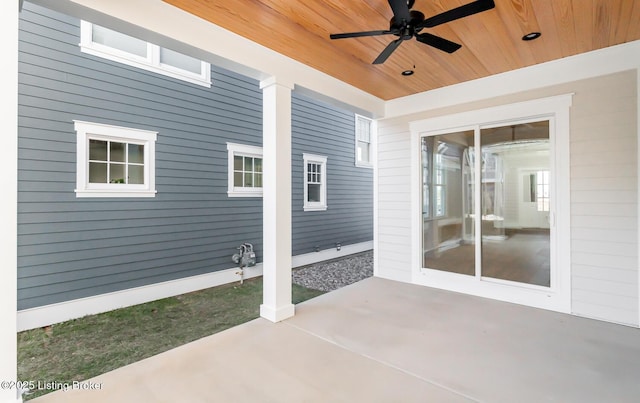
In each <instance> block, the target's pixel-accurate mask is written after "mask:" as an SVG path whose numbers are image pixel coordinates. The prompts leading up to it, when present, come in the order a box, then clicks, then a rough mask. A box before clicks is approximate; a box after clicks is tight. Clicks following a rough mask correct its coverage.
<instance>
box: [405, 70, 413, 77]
mask: <svg viewBox="0 0 640 403" xmlns="http://www.w3.org/2000/svg"><path fill="white" fill-rule="evenodd" d="M413 73H414V71H413V70H405V71H403V72H402V75H403V76H410V75H413Z"/></svg>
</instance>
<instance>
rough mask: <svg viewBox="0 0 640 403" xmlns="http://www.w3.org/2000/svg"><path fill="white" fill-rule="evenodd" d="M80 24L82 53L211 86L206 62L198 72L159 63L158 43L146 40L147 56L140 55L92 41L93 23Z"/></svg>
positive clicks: (209, 70) (209, 67)
mask: <svg viewBox="0 0 640 403" xmlns="http://www.w3.org/2000/svg"><path fill="white" fill-rule="evenodd" d="M80 24H81V25H80V50H81V51H82V52H84V53H87V54H90V55H93V56H98V57H102V58H104V59H108V60H112V61H115V62H118V63H122V64H126V65H128V66H133V67H137V68H140V69H143V70H147V71H152V72H154V73H158V74H162V75H165V76H169V77H172V78H176V79H178V80H183V81H187V82H190V83H192V84H197V85H201V86H203V87H207V88H211V65H210V64H209V63H207V62H204V61H201V62H200V74H196V73H193V72H191V71H187V70H182V69H179V68H177V67H173V66H169V65H166V64H163V63H160V46H158V45H154V44H152V43H148V42H147V57H140V56H138V55H134V54H131V53H128V52H124V51H122V50H120V49H115V48H112V47H109V46H105V45H102V44H100V43H95V42H93V24H92V23H90V22H88V21H81V23H80Z"/></svg>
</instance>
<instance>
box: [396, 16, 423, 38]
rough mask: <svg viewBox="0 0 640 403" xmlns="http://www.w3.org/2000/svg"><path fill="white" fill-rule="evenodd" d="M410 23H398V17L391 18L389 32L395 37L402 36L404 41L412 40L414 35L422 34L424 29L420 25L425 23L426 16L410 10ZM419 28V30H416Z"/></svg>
mask: <svg viewBox="0 0 640 403" xmlns="http://www.w3.org/2000/svg"><path fill="white" fill-rule="evenodd" d="M409 16H410V18H409V21H405V20H404V19H403V20H402V21H397V20H396V17H395V16H393V17H391V20H390V21H389V31H391V32H392V33H393V34H394V35H395V36H402V39H405V40H407V39H411V37H413V35H415V34H416V33H418V32H420V31H421V30H422V28H423V27H420V26H419V24H420V23H421V22H422V21H424V14H423V13H422V12H420V11H418V10H410V11H409ZM416 26H418V28H416Z"/></svg>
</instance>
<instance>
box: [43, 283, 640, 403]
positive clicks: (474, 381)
mask: <svg viewBox="0 0 640 403" xmlns="http://www.w3.org/2000/svg"><path fill="white" fill-rule="evenodd" d="M638 379H640V330H638V329H633V328H628V327H624V326H620V325H614V324H609V323H604V322H599V321H594V320H589V319H584V318H579V317H574V316H569V315H564V314H557V313H553V312H548V311H543V310H539V309H533V308H527V307H523V306H518V305H513V304H508V303H503V302H498V301H492V300H487V299H482V298H477V297H472V296H466V295H461V294H457V293H452V292H447V291H441V290H435V289H430V288H426V287H420V286H414V285H409V284H403V283H398V282H393V281H389V280H383V279H379V278H370V279H367V280H363V281H361V282H359V283H356V284H353V285H351V286H348V287H345V288H342V289H340V290H337V291H334V292H331V293H328V294H325V295H322V296H320V297H317V298H314V299H313V300H310V301H307V302H305V303H303V304H300V305H298V306H297V313H296V316H295V317H293V318H291V319H289V320H286V321H284V322H282V323H279V324H272V323H270V322H268V321H266V320H264V319H257V320H254V321H252V322H249V323H246V324H244V325H240V326H237V327H235V328H232V329H229V330H227V331H224V332H221V333H218V334H215V335H212V336H209V337H206V338H203V339H201V340H198V341H195V342H193V343H189V344H187V345H185V346H182V347H179V348H176V349H173V350H170V351H167V352H165V353H163V354H159V355H157V356H154V357H151V358H148V359H146V360H143V361H140V362H137V363H134V364H132V365H128V366H126V367H123V368H120V369H117V370H115V371H111V372H109V373H106V374H103V375H101V376H98V377H96V378H94V379H92V380H91V382H94V383H96V384H99V385H100V386H101V389H99V390H78V389H73V390H68V391H66V392H65V391H57V392H54V393H51V394H49V395H46V396H43V397H40V398H38V399H35V400H34V402H36V403H52V402H92V403H101V402H115V401H117V402H139V401H144V402H178V401H180V402H182V401H189V402H464V401H488V402H514V401H518V402H540V401H561V402H603V401H616V402H626V401H628V402H635V401H638V397H639V396H640V382H638Z"/></svg>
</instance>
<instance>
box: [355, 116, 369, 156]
mask: <svg viewBox="0 0 640 403" xmlns="http://www.w3.org/2000/svg"><path fill="white" fill-rule="evenodd" d="M372 126H373V122H372V120H371V119H367V118H365V117H364V116H360V115H356V166H364V167H370V166H372V148H371V131H372V130H371V128H372Z"/></svg>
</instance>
